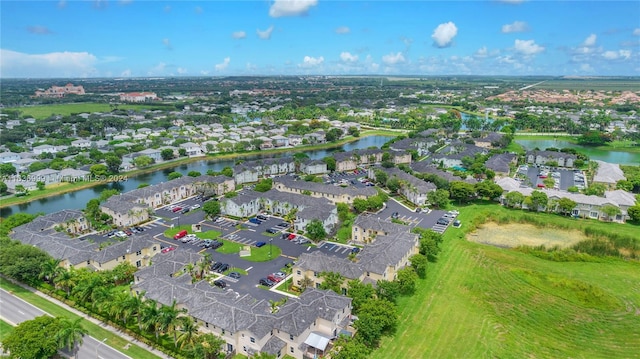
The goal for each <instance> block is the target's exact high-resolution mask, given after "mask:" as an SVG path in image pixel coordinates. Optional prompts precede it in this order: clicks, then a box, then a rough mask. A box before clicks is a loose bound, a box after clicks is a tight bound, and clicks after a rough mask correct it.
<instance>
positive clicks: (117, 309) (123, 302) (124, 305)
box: [105, 291, 132, 327]
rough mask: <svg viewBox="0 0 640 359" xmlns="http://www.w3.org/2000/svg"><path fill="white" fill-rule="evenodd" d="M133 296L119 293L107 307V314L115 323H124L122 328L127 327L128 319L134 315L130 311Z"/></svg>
mask: <svg viewBox="0 0 640 359" xmlns="http://www.w3.org/2000/svg"><path fill="white" fill-rule="evenodd" d="M131 299H132V296H131V294H129V293H128V292H126V291H122V292H118V294H116V295H115V296H114V297H113V298H112V299H111V300H110V301H109V302H108V303H107V306H106V308H105V309H106V310H105V312H106V314H107V315H108V316H109V318H111V319H112V320H113V321H122V326H123V327H126V326H127V319H129V316H130V315H131V314H132V311H131V310H130V306H129V304H128V303H129V302H130V301H131Z"/></svg>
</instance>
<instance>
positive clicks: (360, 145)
mask: <svg viewBox="0 0 640 359" xmlns="http://www.w3.org/2000/svg"><path fill="white" fill-rule="evenodd" d="M391 139H392V137H387V136H367V137H362V138H360V139H358V140H357V141H353V142H349V143H347V144H344V145H342V146H337V147H333V148H327V149H322V150H312V151H307V152H304V153H306V154H307V155H308V156H309V157H310V158H311V159H314V160H316V159H322V158H325V157H327V156H329V155H331V154H332V153H333V152H336V151H340V150H344V151H353V150H358V149H365V148H369V147H377V148H380V147H381V146H382V145H384V144H385V143H386V142H388V141H389V140H391ZM296 152H300V151H291V152H286V153H281V154H277V155H273V154H271V155H270V154H268V153H267V154H265V155H264V156H260V155H252V156H242V157H237V158H233V159H220V160H215V159H213V160H202V161H196V162H191V163H187V164H182V165H177V166H175V167H170V168H165V169H162V170H158V171H156V172H153V173H147V174H142V175H139V176H136V177H132V178H129V179H128V180H126V181H123V182H112V183H107V184H104V185H99V186H95V187H91V188H85V189H80V190H77V191H75V192H69V193H64V194H60V195H57V196H51V197H47V198H42V199H38V200H35V201H31V202H28V203H24V204H17V205H14V206H9V207H5V208H1V209H0V216H1V217H4V218H6V217H8V216H10V215H12V214H14V213H19V212H24V213H38V212H44V213H53V212H57V211H61V210H63V209H82V208H85V206H86V204H87V202H88V201H89V200H90V199H93V198H97V197H99V196H100V193H101V192H102V191H104V190H106V189H117V190H119V191H120V192H128V191H131V190H134V189H136V188H138V186H139V185H140V184H142V183H148V184H150V185H154V184H158V183H161V182H165V181H167V175H168V174H169V173H171V172H174V171H178V172H180V173H182V174H183V175H186V174H187V173H188V172H189V171H198V172H200V173H202V174H205V173H207V171H208V170H213V171H220V170H222V169H223V168H224V167H226V166H229V167H233V166H234V165H235V163H236V161H237V160H238V159H244V160H253V159H259V158H273V157H276V158H278V157H291V156H293V154H294V153H296Z"/></svg>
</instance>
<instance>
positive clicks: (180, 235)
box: [173, 230, 189, 239]
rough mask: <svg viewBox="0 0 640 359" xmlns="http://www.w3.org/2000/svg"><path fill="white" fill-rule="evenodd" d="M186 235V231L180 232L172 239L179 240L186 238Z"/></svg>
mask: <svg viewBox="0 0 640 359" xmlns="http://www.w3.org/2000/svg"><path fill="white" fill-rule="evenodd" d="M187 234H189V233H188V232H187V231H186V230H182V231H180V232H178V233H176V235H175V236H173V239H180V238H182V237H184V236H186V235H187Z"/></svg>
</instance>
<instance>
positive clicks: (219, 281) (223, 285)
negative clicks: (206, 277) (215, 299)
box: [213, 279, 227, 289]
mask: <svg viewBox="0 0 640 359" xmlns="http://www.w3.org/2000/svg"><path fill="white" fill-rule="evenodd" d="M213 285H215V286H216V287H218V288H222V289H224V288H226V287H227V282H225V281H223V280H222V279H216V280H214V281H213Z"/></svg>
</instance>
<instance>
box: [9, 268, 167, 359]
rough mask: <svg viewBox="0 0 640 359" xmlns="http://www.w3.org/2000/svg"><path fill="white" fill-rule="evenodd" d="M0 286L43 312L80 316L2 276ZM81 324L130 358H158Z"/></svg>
mask: <svg viewBox="0 0 640 359" xmlns="http://www.w3.org/2000/svg"><path fill="white" fill-rule="evenodd" d="M0 287H1V288H3V289H5V290H7V291H9V292H11V293H13V294H14V295H16V296H17V297H19V298H22V299H23V300H25V301H27V302H29V303H31V304H33V305H34V306H36V307H38V308H40V309H42V310H44V311H45V312H47V313H49V314H51V315H53V316H55V317H62V318H68V319H71V320H75V319H77V318H80V317H79V316H78V315H76V314H73V313H71V312H69V311H68V310H66V309H64V308H62V307H60V306H58V305H56V304H54V303H52V302H50V301H48V300H46V299H44V298H42V297H40V296H38V295H36V294H35V293H33V292H30V291H29V290H27V289H24V288H22V287H20V286H18V285H15V284H13V283H10V282H9V281H7V280H6V279H4V278H0ZM82 326H83V327H84V328H85V329H87V331H88V334H89V335H90V336H92V337H94V338H97V339H102V338H107V341H106V342H105V343H106V344H108V345H109V346H111V347H113V348H114V349H116V350H118V351H120V352H121V353H124V354H126V355H128V356H130V357H132V358H141V359H151V358H155V359H158V358H159V357H158V356H155V355H153V354H151V353H149V352H148V351H146V350H144V349H143V348H140V347H139V346H137V345H135V344H131V343H130V342H129V341H127V340H125V339H124V338H121V337H119V336H117V335H115V334H113V333H111V332H110V331H108V330H106V329H104V328H101V327H100V326H98V325H96V324H93V323H92V322H90V321H88V320H84V319H83V320H82ZM126 345H129V347H128V349H124V347H125V346H126Z"/></svg>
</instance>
